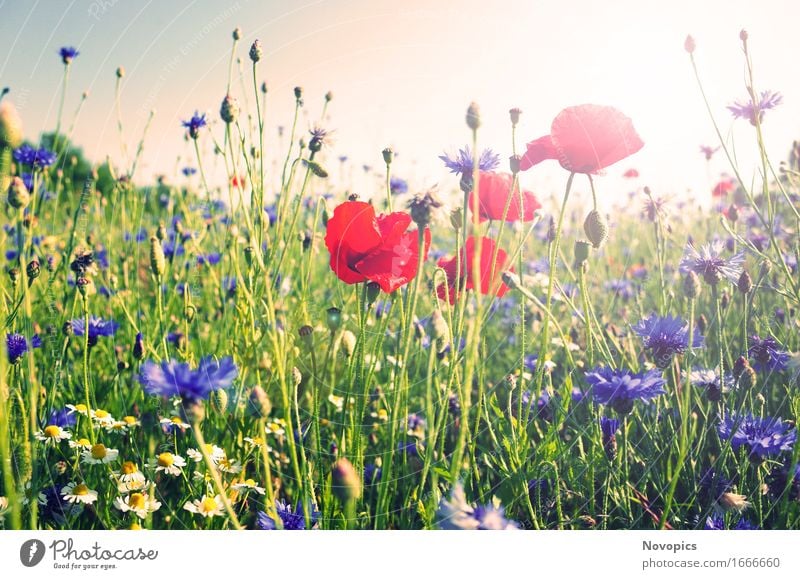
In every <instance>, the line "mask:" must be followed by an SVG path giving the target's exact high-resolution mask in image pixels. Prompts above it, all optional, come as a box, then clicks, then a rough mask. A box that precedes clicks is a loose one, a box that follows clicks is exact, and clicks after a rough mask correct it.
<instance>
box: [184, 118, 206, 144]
mask: <svg viewBox="0 0 800 579" xmlns="http://www.w3.org/2000/svg"><path fill="white" fill-rule="evenodd" d="M181 124H182V125H183V126H184V127H185V128H187V129H189V136H190V137H192V138H193V139H197V137H199V136H200V129H202V128H203V127H205V126H207V125H208V123H207V122H206V115H205V113H203V114H202V115H201V114H200V113H199V112H197V111H195V112H194V114H193V115H192V118H191V119H189V120H188V121H183V122H182V123H181Z"/></svg>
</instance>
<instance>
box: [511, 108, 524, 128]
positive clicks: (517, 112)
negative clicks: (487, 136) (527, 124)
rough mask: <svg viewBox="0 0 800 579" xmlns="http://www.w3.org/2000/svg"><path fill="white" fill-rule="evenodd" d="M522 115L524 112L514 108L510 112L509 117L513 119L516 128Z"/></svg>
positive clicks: (512, 122)
mask: <svg viewBox="0 0 800 579" xmlns="http://www.w3.org/2000/svg"><path fill="white" fill-rule="evenodd" d="M521 114H522V110H520V109H518V108H517V107H514V108H513V109H511V110H510V111H508V116H509V117H510V118H511V125H512V126H514V127H516V126H517V124H518V123H519V116H520V115H521Z"/></svg>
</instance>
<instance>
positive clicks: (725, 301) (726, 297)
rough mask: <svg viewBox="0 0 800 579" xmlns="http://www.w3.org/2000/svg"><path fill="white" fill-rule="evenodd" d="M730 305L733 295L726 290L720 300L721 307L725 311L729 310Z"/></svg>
mask: <svg viewBox="0 0 800 579" xmlns="http://www.w3.org/2000/svg"><path fill="white" fill-rule="evenodd" d="M730 303H731V295H730V294H729V293H728V291H727V290H725V291H723V292H722V297H721V298H719V306H720V307H721V308H722V309H723V310H727V309H728V306H729V305H730Z"/></svg>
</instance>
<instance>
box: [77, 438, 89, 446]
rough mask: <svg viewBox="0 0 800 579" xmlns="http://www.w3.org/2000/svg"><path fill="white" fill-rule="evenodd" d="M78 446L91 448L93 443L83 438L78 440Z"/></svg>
mask: <svg viewBox="0 0 800 579" xmlns="http://www.w3.org/2000/svg"><path fill="white" fill-rule="evenodd" d="M77 444H78V446H91V444H92V443H91V442H90V441H89V439H88V438H81V439H79V440H78V443H77Z"/></svg>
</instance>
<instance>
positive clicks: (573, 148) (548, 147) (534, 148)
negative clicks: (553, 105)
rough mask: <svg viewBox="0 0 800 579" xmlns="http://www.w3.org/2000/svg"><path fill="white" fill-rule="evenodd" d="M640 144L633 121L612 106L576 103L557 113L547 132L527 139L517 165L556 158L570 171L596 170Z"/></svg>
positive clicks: (525, 166)
mask: <svg viewBox="0 0 800 579" xmlns="http://www.w3.org/2000/svg"><path fill="white" fill-rule="evenodd" d="M643 146H644V142H643V141H642V139H641V138H640V137H639V135H638V134H637V133H636V130H635V129H634V128H633V121H631V119H629V118H628V117H626V116H625V115H623V114H622V113H621V112H619V111H618V110H617V109H615V108H614V107H606V106H600V105H578V106H575V107H568V108H566V109H564V110H563V111H561V112H560V113H558V116H557V117H556V118H555V119H554V120H553V124H552V126H551V127H550V134H549V135H545V136H544V137H541V138H539V139H536V140H535V141H531V142H530V143H528V151H527V152H526V153H525V155H524V156H523V157H522V161H521V163H520V168H521V169H522V170H523V171H525V170H527V169H530V168H531V167H533V166H534V165H537V164H539V163H541V162H542V161H544V160H546V159H557V160H558V162H559V163H561V166H562V167H564V168H565V169H566V170H567V171H570V172H572V173H597V172H598V171H600V170H601V169H604V168H605V167H608V166H609V165H613V164H614V163H616V162H617V161H621V160H622V159H624V158H626V157H629V156H630V155H633V154H634V153H635V152H637V151H638V150H639V149H641V148H642V147H643Z"/></svg>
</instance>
